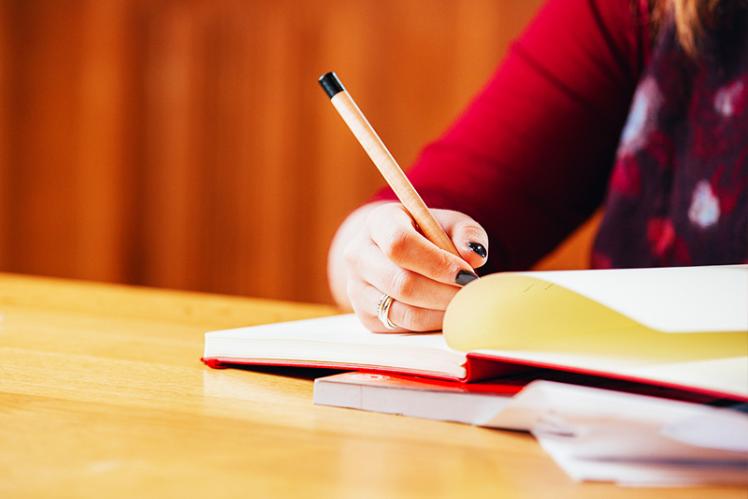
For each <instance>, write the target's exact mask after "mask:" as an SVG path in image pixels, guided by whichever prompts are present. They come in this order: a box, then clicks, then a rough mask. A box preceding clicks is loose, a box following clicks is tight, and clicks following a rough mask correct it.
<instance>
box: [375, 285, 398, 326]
mask: <svg viewBox="0 0 748 499" xmlns="http://www.w3.org/2000/svg"><path fill="white" fill-rule="evenodd" d="M393 301H395V300H394V299H393V298H392V297H391V296H390V295H388V294H387V293H382V297H381V298H380V299H379V303H377V319H379V322H381V323H382V325H383V326H384V327H385V328H387V329H389V330H390V331H392V330H395V329H397V325H396V324H394V323H393V322H392V321H391V320H390V307H391V306H392V302H393Z"/></svg>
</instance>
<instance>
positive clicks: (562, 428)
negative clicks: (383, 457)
mask: <svg viewBox="0 0 748 499" xmlns="http://www.w3.org/2000/svg"><path fill="white" fill-rule="evenodd" d="M485 388H488V387H485ZM512 388H516V389H515V390H514V391H515V392H516V391H517V390H519V387H518V386H517V385H511V384H510V385H506V386H505V390H504V391H505V393H503V394H496V393H493V394H491V393H480V392H475V391H472V392H468V391H466V390H465V388H459V387H455V386H446V387H442V386H438V385H435V384H434V383H433V382H429V381H427V380H422V381H417V380H414V379H401V378H397V377H393V376H386V375H379V374H366V373H344V374H338V375H333V376H328V377H325V378H319V379H317V380H316V381H315V389H314V400H315V403H317V404H321V405H332V406H338V407H348V408H354V409H363V410H368V411H376V412H385V413H390V414H402V415H406V416H415V417H423V418H429V419H442V420H446V421H456V422H461V423H468V424H476V425H479V426H485V427H491V428H501V429H512V430H524V431H529V432H531V433H532V434H533V435H534V436H535V437H536V438H537V439H538V441H539V442H540V444H541V446H542V447H543V448H544V449H545V450H546V451H547V452H548V453H549V454H550V455H551V456H552V457H553V459H555V461H556V462H557V463H558V464H559V466H560V467H561V468H562V469H564V470H565V471H566V472H567V473H568V474H569V475H570V476H571V477H572V478H574V479H575V480H580V481H581V480H590V481H609V482H615V483H618V484H620V485H626V486H684V485H700V484H748V415H746V414H745V413H743V412H740V411H739V410H735V409H729V408H722V409H719V408H714V407H710V406H707V405H702V404H694V403H687V402H679V401H674V400H667V399H663V398H656V397H650V396H644V395H634V394H629V393H623V392H619V391H612V390H605V389H599V388H591V387H585V386H578V385H571V384H565V383H557V382H553V381H533V382H531V383H529V384H528V385H527V386H526V387H525V388H524V389H522V390H521V391H520V392H519V393H518V394H517V395H515V396H514V397H512ZM491 391H492V392H496V391H497V389H496V387H493V388H492V389H491Z"/></svg>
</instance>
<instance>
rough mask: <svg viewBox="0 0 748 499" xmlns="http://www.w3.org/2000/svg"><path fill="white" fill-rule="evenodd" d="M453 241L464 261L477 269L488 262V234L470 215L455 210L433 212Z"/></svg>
mask: <svg viewBox="0 0 748 499" xmlns="http://www.w3.org/2000/svg"><path fill="white" fill-rule="evenodd" d="M431 211H432V213H433V214H434V217H435V218H436V219H437V220H438V221H439V223H440V224H441V226H442V227H443V228H444V230H445V232H446V233H447V235H448V236H449V237H450V238H451V239H452V242H453V243H454V245H455V247H456V248H457V251H458V252H459V253H460V256H461V257H462V259H463V260H465V261H466V262H468V263H469V264H470V266H471V267H473V268H474V269H477V268H478V267H482V266H483V265H485V264H486V261H487V260H488V234H486V231H485V230H484V229H483V227H481V225H480V224H479V223H478V222H476V221H475V220H473V219H472V218H471V217H469V216H468V215H465V214H464V213H461V212H459V211H453V210H431Z"/></svg>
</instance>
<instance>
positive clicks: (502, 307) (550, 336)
mask: <svg viewBox="0 0 748 499" xmlns="http://www.w3.org/2000/svg"><path fill="white" fill-rule="evenodd" d="M203 361H204V362H205V363H206V364H207V365H209V366H211V367H229V366H231V365H282V366H304V367H323V368H335V369H342V370H349V371H363V372H378V373H389V374H401V375H414V376H424V377H429V378H433V379H436V380H450V381H455V382H461V383H470V382H477V381H481V380H488V379H501V378H503V377H506V376H514V375H517V374H520V373H527V372H528V371H531V370H534V369H539V368H541V369H547V370H550V371H558V372H569V373H576V374H581V375H585V376H589V377H595V378H597V379H600V380H623V381H628V382H633V383H642V384H649V385H652V386H658V387H664V388H668V389H675V390H683V391H688V392H691V393H694V394H700V395H704V396H709V397H716V398H725V399H729V400H737V401H748V265H732V266H707V267H680V268H660V269H622V270H591V271H566V272H563V271H560V272H522V273H501V274H494V275H490V276H486V277H483V278H481V279H479V280H476V281H474V282H472V283H470V284H469V285H468V286H466V287H465V288H463V289H462V290H460V292H458V293H457V295H456V297H455V298H454V299H453V301H452V303H450V305H449V307H448V309H447V312H446V315H445V320H444V332H443V334H442V333H441V332H437V333H430V334H422V333H408V334H391V333H386V334H381V333H372V332H370V331H368V330H366V329H365V328H364V327H363V326H362V325H361V324H360V323H359V322H358V320H357V319H356V317H355V316H353V315H340V316H333V317H329V318H322V319H312V320H304V321H294V322H287V323H280V324H270V325H264V326H255V327H248V328H239V329H232V330H224V331H216V332H211V333H207V334H206V336H205V349H204V352H203Z"/></svg>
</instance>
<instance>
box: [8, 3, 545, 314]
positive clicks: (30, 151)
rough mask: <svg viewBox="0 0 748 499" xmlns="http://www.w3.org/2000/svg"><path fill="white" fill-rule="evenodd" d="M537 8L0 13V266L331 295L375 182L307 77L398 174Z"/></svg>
mask: <svg viewBox="0 0 748 499" xmlns="http://www.w3.org/2000/svg"><path fill="white" fill-rule="evenodd" d="M540 3H541V0H531V1H527V0H502V1H495V0H430V1H428V2H424V1H423V0H359V1H355V2H351V1H347V0H327V1H323V2H321V3H320V2H319V1H314V2H313V1H311V0H303V1H299V0H253V1H244V0H181V1H173V0H107V1H100V0H69V1H65V2H61V1H56V0H36V1H33V2H29V1H26V0H6V1H3V2H0V26H1V27H2V30H0V56H1V57H0V103H1V104H2V106H0V269H2V270H6V271H14V272H22V273H33V274H44V275H50V276H68V277H79V278H86V279H92V280H103V281H114V282H128V283H135V284H145V285H157V286H162V287H171V288H182V289H192V290H204V291H216V292H223V293H233V294H246V295H252V296H264V297H271V298H285V299H293V300H306V301H317V302H325V301H328V300H329V295H328V291H327V286H326V275H325V255H326V253H327V249H328V245H329V242H330V240H331V238H332V235H333V232H334V231H335V229H336V227H337V226H338V224H339V223H340V222H341V221H342V218H343V217H344V216H345V215H346V214H347V213H348V212H349V211H351V210H352V209H353V208H354V207H356V206H357V205H358V204H360V203H362V202H363V201H364V200H365V199H366V198H367V197H368V196H369V195H371V193H372V192H373V191H374V190H376V189H377V188H378V187H380V186H381V185H382V183H383V182H382V180H381V179H380V177H379V175H378V174H377V172H376V171H374V170H373V169H372V168H371V164H370V162H369V160H368V158H367V157H366V155H365V154H364V153H363V152H362V151H361V150H360V147H359V146H358V145H357V144H356V143H355V141H352V140H351V139H350V136H349V132H348V130H347V129H346V127H345V125H344V124H343V123H340V120H339V118H338V117H337V116H335V113H332V112H330V109H329V103H328V102H327V99H325V98H324V96H323V95H321V94H320V92H319V89H318V87H317V83H316V80H317V77H318V76H319V75H320V74H321V73H323V72H325V71H327V70H329V69H331V68H335V69H336V70H337V71H338V72H339V74H340V75H341V77H342V78H343V79H344V80H345V82H346V83H347V84H349V85H350V87H351V88H355V89H356V92H355V96H356V99H357V101H358V102H359V104H360V105H361V106H362V107H363V108H364V109H366V112H367V116H368V117H369V119H370V120H371V121H372V123H375V124H376V125H377V130H378V132H379V133H380V134H381V136H382V138H383V140H384V141H385V143H386V144H387V145H388V147H389V148H390V149H391V151H392V152H393V154H394V156H395V157H397V158H398V160H399V161H400V162H401V164H402V165H403V166H406V167H407V165H408V164H410V163H411V162H412V161H413V160H414V159H415V157H416V155H417V153H418V151H419V150H420V148H421V147H422V146H423V145H424V144H425V143H427V142H428V141H430V140H432V139H433V138H435V137H436V136H437V135H438V134H439V133H441V131H442V130H443V129H444V128H445V127H446V126H447V125H448V124H449V123H450V122H451V121H452V120H453V119H454V118H455V116H456V115H457V114H458V113H459V111H460V110H461V109H462V107H463V106H464V105H465V104H466V103H467V102H468V101H469V99H470V97H471V96H472V95H473V94H474V93H475V92H476V91H477V90H478V89H479V88H480V87H481V85H482V84H483V82H484V81H485V80H486V78H487V77H488V76H489V75H490V74H491V72H492V71H493V69H494V68H495V67H496V65H497V64H498V62H499V60H500V59H501V57H502V55H503V53H504V52H505V50H506V48H507V46H508V44H509V42H510V41H511V39H512V38H513V37H515V36H516V35H517V33H519V32H520V30H521V29H522V26H523V25H524V24H525V23H526V22H527V20H528V19H529V18H530V17H531V15H532V13H533V12H534V11H535V9H536V8H537V6H538V5H539V4H540ZM426 4H427V5H428V8H424V5H426Z"/></svg>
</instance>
